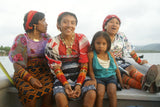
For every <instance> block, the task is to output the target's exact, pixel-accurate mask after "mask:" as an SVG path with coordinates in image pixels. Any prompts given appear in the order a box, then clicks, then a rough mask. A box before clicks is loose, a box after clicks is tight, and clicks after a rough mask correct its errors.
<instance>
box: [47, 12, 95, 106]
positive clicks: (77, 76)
mask: <svg viewBox="0 0 160 107" xmlns="http://www.w3.org/2000/svg"><path fill="white" fill-rule="evenodd" d="M77 22H78V20H77V17H76V15H75V14H73V13H71V12H63V13H61V14H60V15H59V16H58V19H57V28H58V29H59V30H60V32H61V33H60V34H59V35H57V36H55V37H53V38H51V39H50V40H49V41H48V43H47V45H46V52H45V55H46V58H47V59H48V64H49V66H50V68H51V69H52V70H53V72H54V75H55V82H54V87H53V95H54V97H55V100H56V105H57V106H58V107H68V98H69V99H71V100H79V99H81V98H82V97H83V99H84V101H83V106H86V107H93V105H94V101H95V98H96V92H95V87H94V85H88V84H87V82H86V81H87V80H89V77H87V76H86V74H87V71H88V57H87V53H88V48H89V46H90V45H89V41H88V40H87V38H86V36H85V35H83V34H80V33H75V32H74V31H75V27H76V25H77Z"/></svg>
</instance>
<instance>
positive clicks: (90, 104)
mask: <svg viewBox="0 0 160 107" xmlns="http://www.w3.org/2000/svg"><path fill="white" fill-rule="evenodd" d="M95 99H96V91H95V90H89V91H87V92H86V93H85V95H84V99H83V107H94V103H95Z"/></svg>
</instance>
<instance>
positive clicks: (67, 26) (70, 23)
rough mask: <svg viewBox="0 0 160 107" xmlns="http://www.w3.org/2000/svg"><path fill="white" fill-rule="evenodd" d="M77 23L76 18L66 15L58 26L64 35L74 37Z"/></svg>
mask: <svg viewBox="0 0 160 107" xmlns="http://www.w3.org/2000/svg"><path fill="white" fill-rule="evenodd" d="M76 25H77V22H76V19H75V17H74V16H71V15H65V16H64V17H63V18H62V20H61V21H60V23H59V24H58V28H59V29H60V31H61V33H62V35H65V36H67V35H73V34H74V31H75V28H76Z"/></svg>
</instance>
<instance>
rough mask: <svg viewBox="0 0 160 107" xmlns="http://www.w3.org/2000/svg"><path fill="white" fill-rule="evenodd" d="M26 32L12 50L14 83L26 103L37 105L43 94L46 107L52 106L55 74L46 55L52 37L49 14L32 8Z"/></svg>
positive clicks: (32, 106) (19, 36)
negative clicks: (48, 26) (47, 20)
mask: <svg viewBox="0 0 160 107" xmlns="http://www.w3.org/2000/svg"><path fill="white" fill-rule="evenodd" d="M23 25H24V29H25V31H26V33H24V34H20V35H18V36H17V37H16V38H15V40H14V44H13V46H12V48H11V50H10V53H9V58H10V60H11V62H13V66H14V70H15V72H14V76H13V81H14V85H15V87H16V88H17V90H18V95H19V98H20V101H21V102H22V104H23V105H24V107H35V106H36V99H37V98H40V97H41V96H43V101H42V107H52V90H53V89H52V87H53V78H52V74H51V72H50V69H49V66H48V64H47V60H46V58H45V55H44V49H45V46H46V43H47V42H48V40H49V37H50V36H49V35H48V34H47V33H46V32H47V23H46V21H45V15H44V14H43V13H41V12H37V11H29V12H28V13H27V14H26V15H25V17H24V24H23Z"/></svg>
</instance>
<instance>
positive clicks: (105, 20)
mask: <svg viewBox="0 0 160 107" xmlns="http://www.w3.org/2000/svg"><path fill="white" fill-rule="evenodd" d="M111 18H117V19H118V20H119V23H121V20H120V18H119V17H118V16H116V15H108V16H106V18H105V19H104V21H103V26H102V28H103V31H105V29H104V27H105V24H106V22H107V21H108V20H109V19H111Z"/></svg>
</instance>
